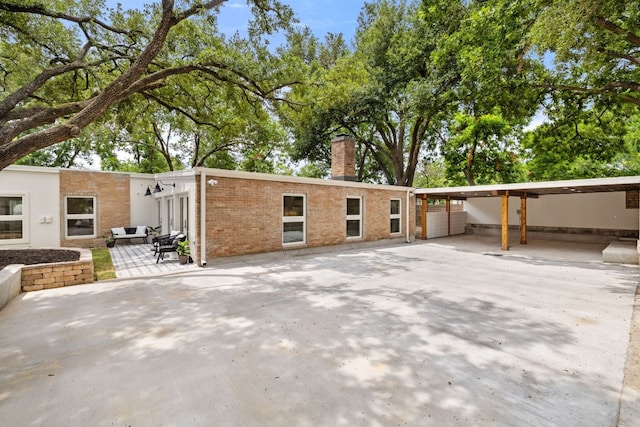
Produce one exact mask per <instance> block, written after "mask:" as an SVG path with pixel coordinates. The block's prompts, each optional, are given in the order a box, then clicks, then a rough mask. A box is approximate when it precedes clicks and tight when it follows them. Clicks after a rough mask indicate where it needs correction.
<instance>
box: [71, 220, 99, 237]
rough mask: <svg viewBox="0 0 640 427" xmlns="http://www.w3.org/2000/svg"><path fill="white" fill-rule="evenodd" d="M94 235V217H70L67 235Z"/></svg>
mask: <svg viewBox="0 0 640 427" xmlns="http://www.w3.org/2000/svg"><path fill="white" fill-rule="evenodd" d="M91 235H93V219H68V220H67V236H91Z"/></svg>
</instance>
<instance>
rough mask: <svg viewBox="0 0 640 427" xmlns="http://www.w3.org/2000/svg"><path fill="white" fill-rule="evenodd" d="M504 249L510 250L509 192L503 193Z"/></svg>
mask: <svg viewBox="0 0 640 427" xmlns="http://www.w3.org/2000/svg"><path fill="white" fill-rule="evenodd" d="M501 228H502V250H503V251H508V250H509V192H508V191H505V192H504V194H503V195H502V227H501Z"/></svg>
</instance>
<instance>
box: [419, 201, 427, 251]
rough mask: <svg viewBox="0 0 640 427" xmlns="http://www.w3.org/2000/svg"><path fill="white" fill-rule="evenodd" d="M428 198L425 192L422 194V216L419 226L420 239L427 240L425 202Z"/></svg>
mask: <svg viewBox="0 0 640 427" xmlns="http://www.w3.org/2000/svg"><path fill="white" fill-rule="evenodd" d="M428 203H429V199H428V197H427V195H426V194H423V195H422V206H421V207H422V217H421V224H420V227H421V228H422V240H427V204H428Z"/></svg>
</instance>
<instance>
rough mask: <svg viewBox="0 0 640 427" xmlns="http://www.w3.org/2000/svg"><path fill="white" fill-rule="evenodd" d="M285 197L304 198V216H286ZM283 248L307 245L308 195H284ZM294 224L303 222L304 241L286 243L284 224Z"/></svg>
mask: <svg viewBox="0 0 640 427" xmlns="http://www.w3.org/2000/svg"><path fill="white" fill-rule="evenodd" d="M285 197H302V209H303V214H302V216H285V214H284V200H285ZM281 206H282V246H294V245H306V244H307V195H306V194H289V193H285V194H283V195H282V205H281ZM292 222H302V241H297V242H285V241H284V224H286V223H292Z"/></svg>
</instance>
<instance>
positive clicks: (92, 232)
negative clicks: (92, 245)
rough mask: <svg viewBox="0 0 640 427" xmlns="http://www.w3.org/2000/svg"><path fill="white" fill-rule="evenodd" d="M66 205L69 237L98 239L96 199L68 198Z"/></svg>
mask: <svg viewBox="0 0 640 427" xmlns="http://www.w3.org/2000/svg"><path fill="white" fill-rule="evenodd" d="M64 205H65V220H66V225H67V227H66V228H67V237H72V238H73V237H96V209H95V206H96V198H95V197H67V198H66V200H65V203H64Z"/></svg>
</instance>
